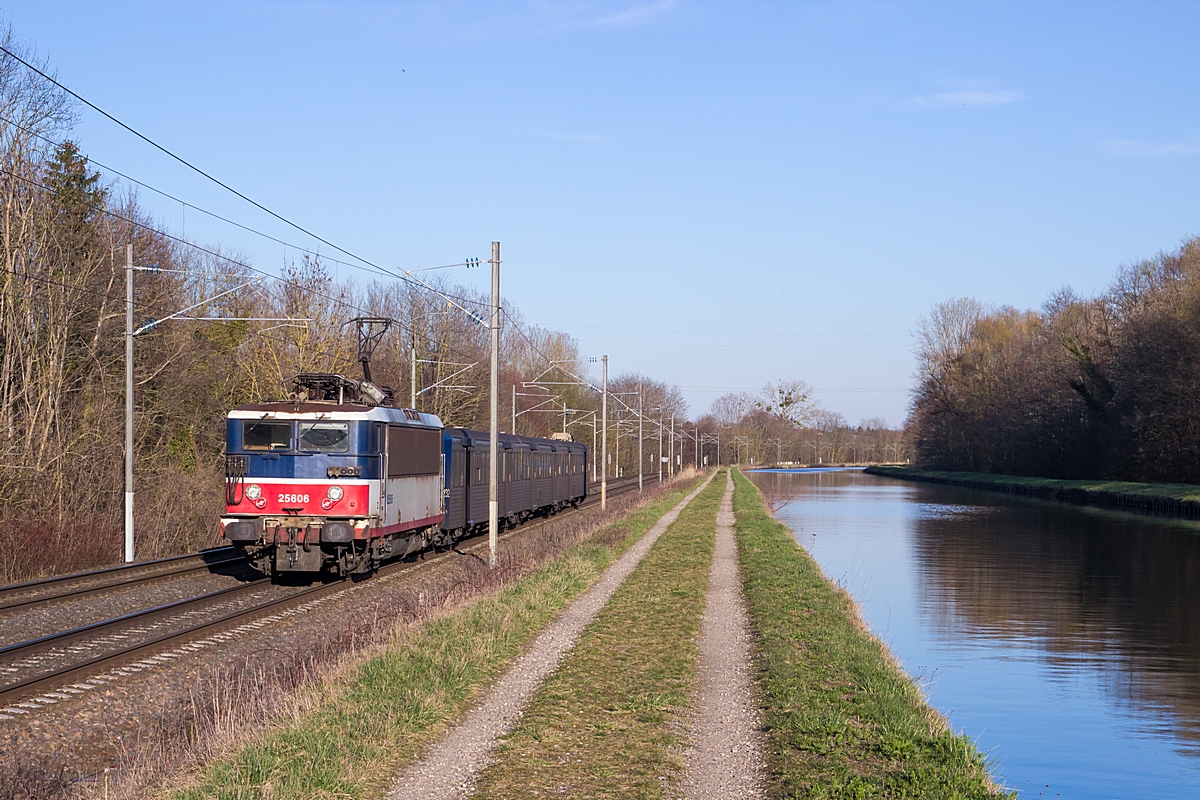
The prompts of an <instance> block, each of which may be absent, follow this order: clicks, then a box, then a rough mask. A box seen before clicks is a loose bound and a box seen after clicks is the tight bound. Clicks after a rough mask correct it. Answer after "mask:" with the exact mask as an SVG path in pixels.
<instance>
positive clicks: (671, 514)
mask: <svg viewBox="0 0 1200 800" xmlns="http://www.w3.org/2000/svg"><path fill="white" fill-rule="evenodd" d="M711 481H712V476H709V478H708V479H707V480H705V481H704V483H702V484H701V485H700V486H699V487H697V488H696V489H695V490H694V491H693V492H691V494H689V495H688V496H687V497H685V498H683V500H681V501H680V502H679V504H678V505H676V506H675V507H674V508H673V509H671V510H670V511H668V512H667V513H666V514H664V515H663V516H662V518H661V519H659V521H658V522H656V523H655V524H654V527H652V528H651V529H650V530H649V531H647V532H646V534H645V535H644V536H643V537H642V538H641V539H640V540H638V541H637V542H636V543H634V545H633V546H632V547H630V548H629V549H628V550H626V551H625V553H624V554H623V555H622V556H621V557H620V558H619V559H617V561H616V562H615V563H613V564H612V565H611V566H609V568H608V569H606V570H605V571H604V574H603V575H601V576H600V579H599V580H598V581H597V582H596V584H595V585H593V586H592V587H591V588H590V589H588V590H587V591H586V592H584V593H583V594H582V595H580V596H579V597H578V598H576V600H575V601H574V602H573V603H571V605H569V606H568V607H567V609H566V610H565V611H564V612H563V613H562V615H561V616H559V617H558V619H556V620H555V621H554V622H552V623H551V624H550V626H549V627H548V628H546V630H545V631H543V632H542V633H541V635H540V636H538V638H537V640H536V641H535V642H534V643H533V646H532V648H531V649H530V651H529V652H528V653H526V654H525V655H524V656H522V657H521V658H520V659H518V660H517V662H516V663H515V664H514V665H513V666H512V667H511V668H510V669H509V670H508V672H506V673H505V674H504V675H503V676H502V677H501V678H500V680H499V682H498V683H497V685H496V687H495V688H494V689H493V690H492V691H491V693H490V694H488V695H487V696H486V697H485V698H483V701H482V702H481V703H480V705H479V706H477V707H476V708H475V709H474V710H473V711H471V712H470V713H469V714H468V715H467V717H466V719H465V720H464V721H463V722H462V724H460V725H459V726H458V727H456V728H454V729H452V730H451V731H450V732H449V733H448V734H447V735H446V737H445V738H443V739H442V741H440V742H439V743H438V744H436V745H434V746H433V748H431V749H430V751H429V752H428V753H426V754H425V758H424V759H422V760H421V761H418V762H417V763H416V764H414V765H413V766H412V767H410V768H409V769H408V770H407V771H406V772H404V773H403V774H402V775H401V776H400V777H399V779H398V780H397V781H396V783H395V784H393V786H392V790H391V792H390V793H389V794H388V800H410V798H412V799H414V800H415V798H422V800H434V798H436V800H449V798H461V797H466V796H468V795H469V794H470V792H471V790H472V788H473V784H474V782H475V777H476V776H477V775H478V774H479V772H480V771H481V770H483V769H484V768H485V767H487V766H488V765H489V764H491V763H492V758H491V753H492V749H493V748H494V747H495V745H496V739H497V738H499V737H500V736H503V735H505V734H506V733H508V732H510V731H511V730H512V729H513V728H514V727H515V726H516V724H517V722H518V721H519V720H520V718H521V715H522V714H523V713H524V711H525V709H526V707H528V705H529V702H530V701H531V700H532V699H533V695H534V693H535V692H536V691H537V688H538V686H539V685H540V684H541V682H542V680H543V679H544V678H545V677H546V676H547V675H549V674H551V673H552V672H554V670H555V669H557V667H558V665H559V663H560V662H561V661H562V658H563V656H564V655H566V653H567V652H568V651H569V650H570V649H571V648H572V647H574V646H575V642H576V641H577V640H578V638H579V634H580V633H581V632H582V631H583V629H584V628H585V627H587V625H588V623H590V622H591V621H592V620H593V619H594V618H595V617H596V615H597V614H598V613H600V610H601V609H602V608H604V606H605V604H606V603H608V600H609V598H611V597H612V596H613V593H614V592H616V590H617V589H618V588H620V586H621V584H622V583H624V582H625V579H626V578H628V577H629V575H630V573H632V572H633V570H634V568H635V567H637V565H638V563H639V562H640V561H641V560H642V558H643V557H644V556H645V555H646V553H648V552H649V551H650V548H651V547H652V546H653V545H654V543H655V542H656V541H657V540H658V537H659V536H660V535H662V533H663V531H665V530H666V529H667V528H668V527H670V525H671V523H673V522H674V521H675V520H676V518H678V517H679V514H680V512H681V511H683V509H684V508H685V507H686V506H687V504H688V503H690V502H691V501H692V500H693V499H694V498H695V497H696V495H698V494H700V492H702V491H703V490H704V488H705V487H707V486H708V484H709V483H710V482H711Z"/></svg>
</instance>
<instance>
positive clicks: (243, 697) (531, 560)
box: [0, 473, 694, 800]
mask: <svg viewBox="0 0 1200 800" xmlns="http://www.w3.org/2000/svg"><path fill="white" fill-rule="evenodd" d="M691 478H694V473H689V474H686V475H684V476H681V479H680V480H679V481H676V482H675V483H673V484H671V485H670V486H669V487H668V486H663V487H661V488H660V487H659V486H658V484H657V483H649V484H648V485H647V491H646V493H645V494H644V495H643V496H641V498H639V496H638V495H637V494H636V493H631V494H627V495H621V496H618V497H615V498H613V499H612V500H610V503H609V509H608V510H607V511H604V512H602V511H600V509H599V508H598V507H595V506H593V507H590V508H586V509H583V510H581V511H579V512H577V513H574V514H570V515H564V516H563V517H561V518H555V519H552V520H551V521H549V522H548V523H547V524H545V525H543V526H541V527H540V528H538V529H534V530H527V531H519V532H518V535H514V536H512V537H511V538H509V539H507V540H505V542H504V544H503V545H502V547H501V554H500V566H499V569H497V570H495V571H492V570H489V569H487V566H486V563H485V561H484V560H483V559H480V558H479V557H477V556H474V555H467V556H465V557H461V558H455V559H452V560H451V561H450V562H449V563H445V564H440V565H438V566H437V567H435V568H433V569H430V570H429V571H428V572H424V573H419V574H417V575H414V576H410V577H409V578H406V579H404V580H396V581H389V582H380V584H379V585H378V586H377V587H371V588H372V591H371V592H370V593H369V594H368V595H366V596H364V597H362V598H360V599H359V600H358V601H357V602H358V604H357V605H356V607H355V608H356V611H355V614H354V616H353V618H350V617H347V618H346V620H345V625H344V626H342V627H341V629H340V630H339V631H338V632H337V633H336V634H335V635H331V636H328V637H325V638H324V640H323V644H322V646H321V647H320V648H318V649H315V650H313V649H308V650H305V651H304V652H290V653H279V654H277V656H278V657H277V658H275V659H274V660H273V662H272V664H271V665H270V667H269V668H264V667H263V666H262V664H261V663H259V662H254V663H251V662H250V661H235V662H233V663H226V664H225V665H224V666H223V668H222V669H221V670H220V671H219V672H215V673H213V674H211V675H209V676H207V678H206V679H205V680H203V681H202V682H201V683H200V684H198V685H197V686H196V687H195V689H194V691H193V692H192V694H191V696H190V697H186V698H178V699H177V700H176V701H175V702H174V703H172V704H170V705H169V706H168V707H166V708H164V709H163V710H162V711H161V712H160V713H159V714H157V716H156V718H155V719H152V720H147V724H146V725H145V726H144V728H143V734H142V736H141V737H139V740H138V741H137V742H135V743H133V744H132V745H131V746H130V747H129V748H128V750H127V751H126V753H125V757H124V758H123V759H122V760H121V763H120V765H119V766H120V767H121V769H119V770H116V771H114V773H113V781H112V787H111V791H110V794H109V796H110V797H112V798H113V799H114V800H118V798H134V797H145V796H154V795H157V794H161V793H162V792H163V791H164V787H168V786H187V785H193V786H195V787H197V788H195V789H193V790H191V794H195V793H198V794H195V796H200V797H205V796H215V795H210V794H209V793H208V792H207V791H206V790H205V789H203V787H204V786H205V785H206V783H207V782H208V781H210V780H211V779H212V776H213V775H216V774H219V772H220V767H219V766H218V767H217V768H216V769H215V771H213V770H210V771H208V772H205V770H206V768H207V766H208V765H209V764H210V763H211V762H213V761H214V760H216V761H218V762H219V761H220V760H221V759H222V758H234V759H235V760H236V759H237V758H239V756H238V755H237V754H238V753H246V752H249V751H250V750H253V748H254V747H256V746H259V745H262V744H263V743H264V742H268V741H270V740H271V737H272V736H278V735H282V732H285V731H288V730H291V729H296V728H299V727H303V726H304V725H306V724H308V723H310V722H311V721H312V720H313V719H314V717H315V716H316V715H318V714H319V713H320V712H321V710H322V709H328V707H329V705H330V704H331V703H333V704H336V703H338V702H341V701H340V700H339V698H343V697H345V696H346V695H347V694H353V692H354V689H353V687H354V685H355V684H356V682H358V681H361V680H363V679H364V674H365V673H368V672H369V671H370V667H369V665H370V664H371V663H373V662H375V661H377V660H378V659H381V658H383V659H386V658H387V654H388V653H391V654H392V656H393V658H394V657H395V653H396V652H398V651H397V648H399V649H400V650H399V651H400V652H404V653H407V654H408V656H406V657H405V658H406V659H407V660H408V661H409V662H411V663H412V664H418V663H420V659H414V658H412V657H411V655H412V653H413V652H414V651H413V648H417V650H418V651H419V650H420V644H419V643H420V642H422V641H427V638H422V637H428V636H430V635H441V636H442V637H443V643H445V642H458V643H459V644H458V645H455V647H467V649H468V650H478V648H480V647H498V648H499V650H496V651H495V652H493V653H492V655H493V656H494V655H496V653H498V652H500V651H501V650H504V647H507V646H508V645H504V646H501V645H500V644H497V643H496V642H492V644H491V645H488V644H487V639H486V637H482V638H481V637H480V636H479V635H478V631H475V630H473V629H472V628H471V625H473V624H474V625H479V624H480V623H479V619H478V617H479V614H480V613H483V612H481V611H479V610H478V607H479V602H480V601H481V598H489V597H490V598H491V599H488V600H484V602H485V604H487V605H488V607H489V608H492V613H493V614H498V615H499V617H498V619H501V618H502V621H501V623H500V627H501V628H504V627H505V626H508V627H509V628H511V629H512V630H509V631H508V633H506V634H505V636H517V638H518V639H519V638H520V636H518V634H521V635H524V634H525V633H529V632H530V631H531V630H533V629H532V628H530V629H529V630H527V629H526V625H527V624H528V625H533V624H536V627H540V625H541V624H543V622H544V621H543V620H542V619H541V617H538V618H537V619H535V620H533V621H532V622H529V621H528V620H527V621H526V623H522V622H521V614H520V613H519V612H517V611H514V610H513V609H512V608H510V607H507V606H505V605H504V603H505V602H506V601H505V600H504V598H505V597H507V598H508V601H509V602H511V601H512V600H513V598H512V596H511V595H512V594H513V593H514V592H516V594H517V597H518V599H519V603H518V605H524V606H529V607H536V608H540V609H542V610H543V611H544V612H545V613H552V612H553V609H554V608H557V607H558V606H557V605H556V603H558V604H561V602H565V599H563V598H564V597H566V596H567V594H569V596H572V597H573V596H574V593H575V592H576V591H577V590H581V589H582V588H584V587H585V586H586V585H587V584H588V583H589V582H590V580H591V579H592V577H594V575H595V574H598V570H599V569H600V568H601V565H602V564H606V563H607V561H608V560H609V559H610V558H611V557H612V555H613V554H614V552H617V551H619V549H621V548H623V547H625V546H628V544H629V543H630V542H631V541H632V540H633V539H634V538H636V535H640V533H641V532H642V531H644V530H645V529H646V528H648V527H649V524H652V521H653V520H650V522H649V523H647V522H646V520H647V519H648V516H647V515H649V514H654V516H653V518H654V519H657V516H658V515H661V513H662V512H661V511H657V509H659V508H660V507H662V506H663V504H664V503H667V504H668V505H667V506H666V507H667V508H669V507H670V505H669V503H673V502H674V501H672V500H671V498H673V497H675V496H676V495H680V494H681V493H682V492H683V491H684V490H683V489H681V488H680V487H681V486H684V485H686V484H688V483H690V479H691ZM664 495H666V496H665V497H664ZM639 506H640V507H641V508H640V510H638V508H639ZM581 543H582V544H581ZM614 545H616V547H614ZM581 554H582V555H581ZM548 561H552V568H547V567H544V566H542V565H545V564H546V562H548ZM539 567H540V568H541V570H539ZM547 569H549V572H548V573H547V574H546V575H543V576H542V578H541V584H538V581H537V580H536V579H535V580H534V584H533V585H527V584H528V583H529V581H530V580H531V579H534V578H535V577H536V575H537V574H539V572H545V571H546V570H547ZM564 576H567V577H564ZM547 581H548V583H547ZM564 581H565V583H564ZM522 586H524V587H525V588H524V589H520V590H518V587H522ZM539 587H540V588H539ZM568 590H569V591H568ZM498 592H499V593H500V594H499V596H497V593H498ZM564 592H565V594H564ZM547 593H548V594H547ZM560 595H561V596H560ZM555 598H557V599H555ZM497 604H499V605H497ZM464 609H465V611H464ZM497 609H499V610H497ZM455 612H458V613H457V614H456V613H455ZM464 613H465V614H467V615H468V616H467V617H465V618H464V617H463V616H462V615H463V614H464ZM535 616H536V615H535ZM456 619H457V621H455V620H456ZM493 621H495V620H493ZM431 623H433V624H434V625H435V626H441V627H439V628H438V629H437V631H434V632H433V633H430V632H429V630H428V629H429V628H430V624H431ZM503 638H504V637H503V636H502V637H501V639H503ZM521 641H524V640H523V639H522V640H521ZM453 650H454V648H451V649H450V650H447V651H446V653H450V652H452V651H453ZM475 655H478V653H476V654H475ZM456 657H457V658H460V659H465V660H467V661H469V660H470V659H472V658H474V657H475V656H473V655H471V654H470V653H467V652H460V653H458V654H457V656H456ZM491 661H492V659H488V662H489V663H490V662H491ZM496 663H497V668H499V666H498V665H499V662H498V661H497V662H496ZM443 666H445V665H443ZM453 672H454V670H451V673H453ZM487 674H488V673H487V671H486V670H485V671H481V672H478V674H476V675H474V676H473V682H471V683H470V686H471V687H477V686H478V681H480V680H483V679H484V678H486V676H487ZM441 677H445V675H442V676H441ZM460 677H462V676H461V675H460ZM465 677H472V676H465ZM471 690H472V691H473V689H471ZM468 694H469V692H468ZM434 697H437V698H438V702H439V703H444V704H446V705H445V707H444V709H443V711H442V712H440V713H441V714H442V716H443V717H444V716H445V715H447V714H452V713H453V712H454V709H455V708H456V707H457V706H455V705H454V702H453V701H454V697H453V696H452V695H451V694H447V693H446V692H445V691H444V688H443V689H439V690H438V691H435V692H433V693H432V694H431V695H430V696H429V697H426V698H424V701H432V698H434ZM460 699H461V698H460ZM411 711H412V709H408V710H407V711H405V712H404V713H405V714H409V713H410V712H411ZM426 712H427V709H426V711H418V713H417V715H416V717H414V718H413V720H416V721H419V720H420V719H421V715H422V714H423V713H426ZM272 732H274V733H272ZM21 763H23V764H25V767H23V769H25V773H26V775H25V777H24V778H23V779H22V780H21V782H20V783H19V784H10V786H6V785H5V782H4V780H3V779H0V796H5V797H7V796H21V795H14V794H13V792H14V791H18V790H21V788H22V787H24V786H27V787H30V790H31V791H35V790H34V787H35V783H36V781H42V782H43V783H44V784H45V785H44V787H42V788H37V789H36V791H35V793H31V794H27V795H25V796H27V797H29V798H31V800H35V799H36V800H40V799H41V798H58V797H64V796H76V795H79V796H83V797H90V798H96V797H99V796H102V791H101V784H100V777H101V776H99V775H94V776H91V778H90V779H89V780H85V781H83V782H77V783H75V784H74V785H73V786H67V785H65V782H64V779H63V777H62V776H57V777H56V776H55V775H54V774H53V772H52V770H47V769H45V767H44V765H39V764H38V762H37V759H36V757H33V758H27V759H25V760H24V761H22V762H21ZM35 776H36V781H35ZM10 787H11V788H10ZM5 789H10V791H9V792H8V793H7V794H6V793H5ZM239 792H240V790H239ZM235 796H236V795H235ZM246 796H257V795H256V794H255V793H254V792H253V791H251V793H250V794H249V795H246Z"/></svg>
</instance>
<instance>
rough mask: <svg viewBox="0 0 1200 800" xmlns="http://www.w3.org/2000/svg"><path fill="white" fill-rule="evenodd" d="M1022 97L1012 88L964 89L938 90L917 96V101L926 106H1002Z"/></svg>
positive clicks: (1022, 96)
mask: <svg viewBox="0 0 1200 800" xmlns="http://www.w3.org/2000/svg"><path fill="white" fill-rule="evenodd" d="M1022 98H1024V95H1023V94H1021V93H1020V92H1017V91H1014V90H1012V89H1004V90H1001V91H994V92H988V91H982V90H979V89H964V90H961V91H957V92H938V93H937V94H935V95H932V96H929V97H922V98H918V103H920V104H921V105H928V106H1002V105H1007V104H1008V103H1015V102H1017V101H1018V100H1021V99H1022Z"/></svg>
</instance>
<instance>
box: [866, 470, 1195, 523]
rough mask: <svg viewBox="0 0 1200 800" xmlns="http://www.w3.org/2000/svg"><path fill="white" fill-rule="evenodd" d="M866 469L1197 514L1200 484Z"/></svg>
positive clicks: (1084, 501) (910, 477)
mask: <svg viewBox="0 0 1200 800" xmlns="http://www.w3.org/2000/svg"><path fill="white" fill-rule="evenodd" d="M866 471H867V473H868V474H870V475H879V476H881V477H885V478H901V479H903V480H911V481H924V482H927V483H944V484H949V485H952V486H967V487H971V488H975V489H990V490H993V491H1000V492H1008V493H1010V494H1025V495H1033V496H1035V497H1044V498H1051V499H1056V500H1064V501H1066V502H1070V503H1081V504H1089V505H1097V506H1108V507H1111V508H1124V509H1137V510H1143V511H1151V512H1154V513H1156V514H1178V515H1180V516H1186V517H1200V486H1195V485H1192V484H1188V483H1135V482H1133V481H1071V480H1062V479H1059V478H1029V477H1024V476H1020V475H994V474H992V473H988V472H933V471H929V470H920V469H910V468H908V467H868V468H867V470H866Z"/></svg>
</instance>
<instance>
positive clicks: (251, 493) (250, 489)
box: [246, 483, 262, 501]
mask: <svg viewBox="0 0 1200 800" xmlns="http://www.w3.org/2000/svg"><path fill="white" fill-rule="evenodd" d="M260 497H262V489H260V488H259V486H258V484H257V483H251V484H248V485H247V486H246V499H247V500H251V501H254V500H257V499H258V498H260Z"/></svg>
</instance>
